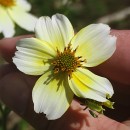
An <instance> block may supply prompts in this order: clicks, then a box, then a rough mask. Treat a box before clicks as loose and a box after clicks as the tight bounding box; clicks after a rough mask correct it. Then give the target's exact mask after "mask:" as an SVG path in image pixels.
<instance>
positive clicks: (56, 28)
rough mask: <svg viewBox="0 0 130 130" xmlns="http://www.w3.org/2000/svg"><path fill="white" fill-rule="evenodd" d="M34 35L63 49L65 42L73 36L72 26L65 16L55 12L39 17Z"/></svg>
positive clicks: (54, 46)
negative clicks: (51, 14) (48, 15)
mask: <svg viewBox="0 0 130 130" xmlns="http://www.w3.org/2000/svg"><path fill="white" fill-rule="evenodd" d="M35 32H36V37H37V38H39V39H41V40H44V41H47V42H48V43H50V45H51V46H52V47H53V48H54V49H57V48H58V49H59V50H60V51H63V49H64V47H65V45H66V44H68V43H69V42H70V40H71V39H72V37H73V36H74V30H73V27H72V25H71V23H70V21H69V20H68V18H67V17H65V16H64V15H61V14H56V15H53V16H52V19H51V18H50V17H41V18H40V19H39V20H38V22H37V24H36V27H35Z"/></svg>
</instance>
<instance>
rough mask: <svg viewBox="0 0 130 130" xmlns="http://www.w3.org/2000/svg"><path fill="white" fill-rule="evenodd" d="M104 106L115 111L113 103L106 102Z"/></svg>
mask: <svg viewBox="0 0 130 130" xmlns="http://www.w3.org/2000/svg"><path fill="white" fill-rule="evenodd" d="M103 105H104V106H106V107H108V108H111V109H114V107H113V105H114V102H111V101H109V100H108V101H106V102H103Z"/></svg>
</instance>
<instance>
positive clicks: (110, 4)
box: [0, 0, 130, 130]
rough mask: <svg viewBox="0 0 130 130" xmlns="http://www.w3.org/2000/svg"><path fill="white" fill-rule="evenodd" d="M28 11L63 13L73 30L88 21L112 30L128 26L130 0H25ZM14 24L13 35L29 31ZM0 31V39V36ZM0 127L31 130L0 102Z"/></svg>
mask: <svg viewBox="0 0 130 130" xmlns="http://www.w3.org/2000/svg"><path fill="white" fill-rule="evenodd" d="M28 2H30V3H31V5H32V10H31V13H32V14H34V15H36V16H37V17H40V16H45V15H47V16H52V15H53V14H55V13H62V14H65V15H66V16H67V17H68V18H69V20H70V21H71V23H72V25H73V27H74V29H75V31H79V30H80V29H81V28H83V27H85V26H86V25H88V24H91V23H99V22H101V23H107V24H109V26H110V27H111V28H112V29H118V30H119V29H130V0H28ZM30 33H32V32H27V31H25V30H23V29H21V28H20V27H18V26H17V25H16V34H15V36H18V35H22V34H30ZM2 37H3V36H2V34H0V38H2ZM0 130H34V129H33V128H32V127H31V126H30V125H29V124H28V123H27V122H26V121H24V120H22V119H21V118H20V117H19V116H17V115H16V114H15V113H14V112H12V111H10V110H9V108H7V107H5V106H4V105H0Z"/></svg>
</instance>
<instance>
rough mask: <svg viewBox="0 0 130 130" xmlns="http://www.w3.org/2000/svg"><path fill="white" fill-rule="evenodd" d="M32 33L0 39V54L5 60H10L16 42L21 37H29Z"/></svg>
mask: <svg viewBox="0 0 130 130" xmlns="http://www.w3.org/2000/svg"><path fill="white" fill-rule="evenodd" d="M31 36H32V35H22V36H17V37H13V38H4V39H2V40H0V55H1V56H2V57H3V58H4V59H5V60H6V61H7V62H12V57H13V56H14V53H15V51H16V43H17V42H18V41H19V40H20V39H21V38H27V37H31Z"/></svg>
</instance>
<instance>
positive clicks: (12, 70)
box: [0, 30, 130, 130]
mask: <svg viewBox="0 0 130 130" xmlns="http://www.w3.org/2000/svg"><path fill="white" fill-rule="evenodd" d="M111 34H112V35H115V36H116V37H117V49H116V52H115V53H114V55H113V56H112V57H111V58H110V59H109V60H107V61H106V62H104V63H103V64H101V65H99V66H97V67H94V68H91V70H92V71H93V72H94V73H96V74H98V75H100V76H104V77H106V78H108V79H109V80H110V81H111V82H112V84H113V88H114V91H115V94H114V96H113V101H114V102H115V106H114V107H115V109H114V110H110V109H109V110H106V112H107V113H106V115H108V116H109V117H111V118H113V119H111V118H109V117H107V116H104V115H99V117H98V118H93V117H92V116H91V115H90V114H89V112H88V110H83V108H84V106H81V105H80V104H79V103H78V101H76V100H73V102H72V104H71V106H70V108H69V110H68V111H67V112H66V113H65V114H64V115H63V116H62V117H61V118H60V119H57V120H54V121H48V120H47V119H46V118H45V116H44V115H43V114H37V113H35V112H34V110H33V103H32V97H31V92H32V88H33V86H34V84H35V82H36V80H37V79H38V76H29V75H25V74H23V73H22V72H19V71H18V70H17V69H16V67H15V66H14V65H13V63H12V56H14V52H15V46H16V42H17V41H18V40H19V39H21V38H23V37H30V36H19V37H14V38H8V39H2V40H0V52H1V55H2V56H3V57H4V59H5V60H6V61H8V62H9V64H6V65H1V66H0V99H1V100H2V101H3V102H4V103H5V104H6V105H7V106H9V107H10V108H11V109H12V110H13V111H15V112H16V113H17V114H19V115H20V116H21V117H23V118H24V119H25V120H27V121H28V122H29V123H30V124H31V125H32V126H33V127H34V128H36V129H37V130H43V129H45V130H51V129H53V130H60V129H62V130H86V129H87V130H129V129H130V121H129V120H128V119H129V117H130V112H129V110H130V103H129V97H130V31H127V30H122V31H117V30H113V31H112V32H111ZM126 120H127V121H126ZM122 121H123V122H122ZM121 122H122V123H121Z"/></svg>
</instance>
